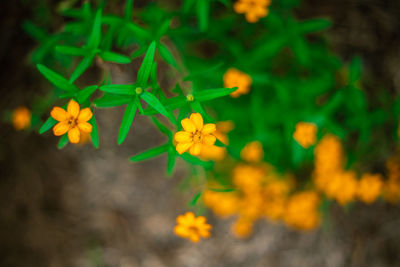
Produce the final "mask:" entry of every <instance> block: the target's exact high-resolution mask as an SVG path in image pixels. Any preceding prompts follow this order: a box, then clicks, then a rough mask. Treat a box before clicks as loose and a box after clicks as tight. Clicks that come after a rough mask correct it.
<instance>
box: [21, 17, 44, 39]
mask: <svg viewBox="0 0 400 267" xmlns="http://www.w3.org/2000/svg"><path fill="white" fill-rule="evenodd" d="M22 28H23V29H24V31H25V32H26V33H28V34H29V35H30V36H31V37H32V38H34V39H36V40H37V41H41V40H45V39H46V38H47V33H46V32H45V31H44V30H42V29H41V28H39V27H38V26H36V25H35V24H33V23H32V22H30V21H25V22H24V24H22Z"/></svg>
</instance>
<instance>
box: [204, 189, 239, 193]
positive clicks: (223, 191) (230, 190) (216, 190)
mask: <svg viewBox="0 0 400 267" xmlns="http://www.w3.org/2000/svg"><path fill="white" fill-rule="evenodd" d="M207 189H208V190H211V191H214V192H221V193H225V192H233V191H236V189H235V188H207Z"/></svg>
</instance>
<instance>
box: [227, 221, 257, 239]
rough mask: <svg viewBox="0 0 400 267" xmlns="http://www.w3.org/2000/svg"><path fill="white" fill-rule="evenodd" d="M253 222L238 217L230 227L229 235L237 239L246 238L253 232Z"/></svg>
mask: <svg viewBox="0 0 400 267" xmlns="http://www.w3.org/2000/svg"><path fill="white" fill-rule="evenodd" d="M253 224H254V223H253V221H252V220H249V219H247V218H243V217H240V218H239V219H238V220H237V221H236V222H235V223H234V224H233V225H232V227H231V233H233V235H235V236H236V237H237V238H247V237H249V236H250V235H251V233H252V232H253Z"/></svg>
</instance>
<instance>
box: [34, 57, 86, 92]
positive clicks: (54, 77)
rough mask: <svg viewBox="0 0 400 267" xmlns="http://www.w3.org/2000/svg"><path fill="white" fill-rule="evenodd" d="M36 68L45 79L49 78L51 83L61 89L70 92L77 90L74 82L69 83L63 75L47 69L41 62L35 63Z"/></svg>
mask: <svg viewBox="0 0 400 267" xmlns="http://www.w3.org/2000/svg"><path fill="white" fill-rule="evenodd" d="M37 68H38V70H39V71H40V73H42V74H43V76H44V77H45V78H46V79H47V80H49V81H50V82H51V83H52V84H54V85H55V86H56V87H58V88H60V89H61V90H64V91H70V92H76V91H78V90H79V88H78V87H76V86H75V85H74V84H72V83H70V82H69V81H68V80H67V79H65V78H64V77H63V76H61V75H60V74H58V73H56V72H54V71H52V70H51V69H49V68H47V67H45V66H43V65H41V64H37Z"/></svg>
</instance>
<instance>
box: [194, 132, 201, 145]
mask: <svg viewBox="0 0 400 267" xmlns="http://www.w3.org/2000/svg"><path fill="white" fill-rule="evenodd" d="M202 139H203V136H202V134H201V132H199V131H196V132H195V133H194V135H193V142H195V143H200V142H201V140H202Z"/></svg>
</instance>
